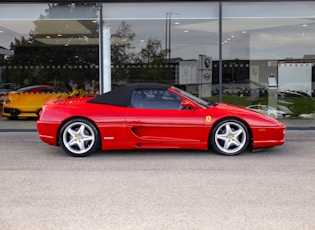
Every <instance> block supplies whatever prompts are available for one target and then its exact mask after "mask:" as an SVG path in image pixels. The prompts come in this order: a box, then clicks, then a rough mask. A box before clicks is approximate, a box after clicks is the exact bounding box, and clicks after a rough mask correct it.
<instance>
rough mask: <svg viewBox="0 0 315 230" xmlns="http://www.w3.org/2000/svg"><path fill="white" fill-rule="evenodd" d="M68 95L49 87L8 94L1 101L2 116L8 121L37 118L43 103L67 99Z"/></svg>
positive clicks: (32, 87)
mask: <svg viewBox="0 0 315 230" xmlns="http://www.w3.org/2000/svg"><path fill="white" fill-rule="evenodd" d="M68 97H69V93H68V92H67V91H66V90H64V89H61V88H57V87H54V86H50V85H34V86H28V87H25V88H21V89H18V90H16V91H12V92H10V93H9V94H8V95H7V96H6V97H5V99H4V101H3V108H2V116H4V117H8V118H10V119H16V118H22V117H26V118H31V117H33V118H37V117H38V116H39V111H40V110H41V109H42V105H43V103H44V102H46V101H48V100H51V99H55V98H68Z"/></svg>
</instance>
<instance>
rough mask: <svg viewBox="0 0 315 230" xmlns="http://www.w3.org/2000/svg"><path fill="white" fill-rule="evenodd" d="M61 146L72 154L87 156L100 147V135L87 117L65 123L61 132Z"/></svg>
mask: <svg viewBox="0 0 315 230" xmlns="http://www.w3.org/2000/svg"><path fill="white" fill-rule="evenodd" d="M59 141H60V145H61V147H62V148H63V149H64V150H65V151H66V152H67V153H68V154H69V155H71V156H74V157H85V156H88V155H90V154H91V153H93V152H95V151H96V150H97V148H98V147H99V135H98V131H97V129H96V128H95V126H94V124H93V123H92V122H90V121H88V120H85V119H73V120H70V121H68V122H67V123H65V124H64V125H63V126H62V128H61V130H60V133H59Z"/></svg>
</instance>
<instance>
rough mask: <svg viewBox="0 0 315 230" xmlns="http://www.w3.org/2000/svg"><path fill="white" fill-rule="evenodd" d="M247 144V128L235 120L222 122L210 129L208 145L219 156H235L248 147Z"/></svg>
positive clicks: (248, 135) (248, 134)
mask: <svg viewBox="0 0 315 230" xmlns="http://www.w3.org/2000/svg"><path fill="white" fill-rule="evenodd" d="M249 142H250V133H249V131H248V128H247V127H246V125H245V124H244V123H243V122H241V121H239V120H237V119H229V120H223V121H221V122H219V123H217V124H216V125H215V126H214V127H213V128H212V132H211V136H210V144H211V146H212V148H213V149H214V150H215V151H216V152H218V153H220V154H223V155H227V156H233V155H237V154H239V153H241V152H242V151H244V150H245V149H246V148H247V147H248V145H249Z"/></svg>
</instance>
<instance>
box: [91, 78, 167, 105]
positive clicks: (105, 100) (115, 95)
mask: <svg viewBox="0 0 315 230" xmlns="http://www.w3.org/2000/svg"><path fill="white" fill-rule="evenodd" d="M170 87H171V86H170V85H166V84H161V83H132V84H128V85H125V86H122V87H119V88H117V89H114V90H112V91H109V92H107V93H104V94H102V95H98V96H96V97H95V98H93V99H92V100H89V101H88V102H90V103H96V104H108V105H116V106H124V107H128V106H129V105H130V100H131V96H132V93H133V91H134V90H136V89H168V88H170Z"/></svg>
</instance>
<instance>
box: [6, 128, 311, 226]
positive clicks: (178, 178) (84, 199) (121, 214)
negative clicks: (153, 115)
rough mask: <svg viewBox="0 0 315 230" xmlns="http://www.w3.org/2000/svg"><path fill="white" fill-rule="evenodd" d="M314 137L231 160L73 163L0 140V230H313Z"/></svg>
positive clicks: (142, 155) (33, 141) (123, 154)
mask: <svg viewBox="0 0 315 230" xmlns="http://www.w3.org/2000/svg"><path fill="white" fill-rule="evenodd" d="M314 134H315V132H314V131H307V132H305V131H288V134H287V142H286V144H285V145H283V146H280V147H276V148H272V149H268V150H264V151H260V152H255V153H252V152H246V153H244V154H241V155H239V156H235V157H225V156H221V155H217V154H215V153H207V152H202V151H108V152H97V153H96V154H94V155H92V156H90V157H87V158H73V157H69V156H68V155H66V154H65V153H64V152H63V151H62V150H61V148H58V147H53V146H49V145H46V144H44V143H42V142H40V141H39V140H38V138H37V133H36V132H19V133H14V132H13V133H12V132H0V146H1V153H0V172H1V174H0V180H1V183H0V193H1V196H0V225H1V229H5V230H11V229H12V230H16V229H27V230H30V229H39V230H42V229H46V230H50V229H53V230H56V229H76V230H80V229H88V230H91V229H111V230H112V229H145V230H147V229H152V230H153V229H154V230H155V229H185V230H186V229H207V230H208V229H233V230H235V229H276V230H281V229H285V230H288V229H290V230H291V229H315V222H314V219H315V212H314V207H315V199H314V198H315V179H314V178H315V170H314V169H315V153H314V150H313V148H314V141H315V138H314V137H315V135H314Z"/></svg>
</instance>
